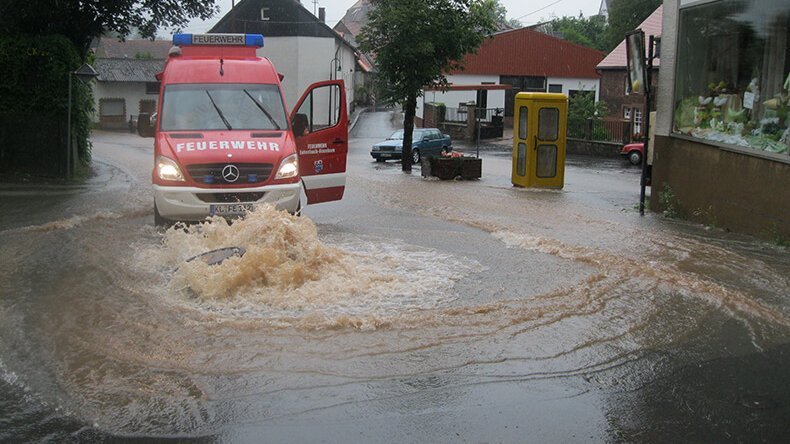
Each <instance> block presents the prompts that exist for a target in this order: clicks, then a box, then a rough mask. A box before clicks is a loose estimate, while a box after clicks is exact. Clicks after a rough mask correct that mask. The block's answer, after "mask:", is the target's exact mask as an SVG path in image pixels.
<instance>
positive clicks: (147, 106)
mask: <svg viewBox="0 0 790 444" xmlns="http://www.w3.org/2000/svg"><path fill="white" fill-rule="evenodd" d="M138 110H139V112H138V114H142V113H148V114H153V113H155V112H156V100H141V101H140V103H139V107H138Z"/></svg>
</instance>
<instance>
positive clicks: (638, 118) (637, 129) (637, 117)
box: [634, 108, 642, 135]
mask: <svg viewBox="0 0 790 444" xmlns="http://www.w3.org/2000/svg"><path fill="white" fill-rule="evenodd" d="M634 134H640V135H641V134H642V110H641V109H639V108H634Z"/></svg>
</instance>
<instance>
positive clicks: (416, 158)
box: [411, 150, 420, 164]
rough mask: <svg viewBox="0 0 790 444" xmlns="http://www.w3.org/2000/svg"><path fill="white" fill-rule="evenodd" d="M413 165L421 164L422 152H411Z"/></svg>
mask: <svg viewBox="0 0 790 444" xmlns="http://www.w3.org/2000/svg"><path fill="white" fill-rule="evenodd" d="M411 163H414V164H418V163H420V150H412V151H411Z"/></svg>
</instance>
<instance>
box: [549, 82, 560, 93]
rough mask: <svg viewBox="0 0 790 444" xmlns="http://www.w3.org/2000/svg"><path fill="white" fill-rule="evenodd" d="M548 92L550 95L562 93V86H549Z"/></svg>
mask: <svg viewBox="0 0 790 444" xmlns="http://www.w3.org/2000/svg"><path fill="white" fill-rule="evenodd" d="M549 92H550V93H560V94H561V93H562V85H555V84H552V85H549Z"/></svg>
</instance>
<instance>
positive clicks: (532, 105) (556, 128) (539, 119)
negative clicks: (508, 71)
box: [512, 93, 568, 188]
mask: <svg viewBox="0 0 790 444" xmlns="http://www.w3.org/2000/svg"><path fill="white" fill-rule="evenodd" d="M515 107H516V109H515V113H514V124H515V125H514V126H515V127H514V129H513V173H512V182H513V185H516V186H521V187H537V188H562V187H563V186H564V184H565V148H566V132H567V127H568V123H567V121H568V98H567V97H566V96H565V95H563V94H547V93H518V94H517V95H516V100H515Z"/></svg>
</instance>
